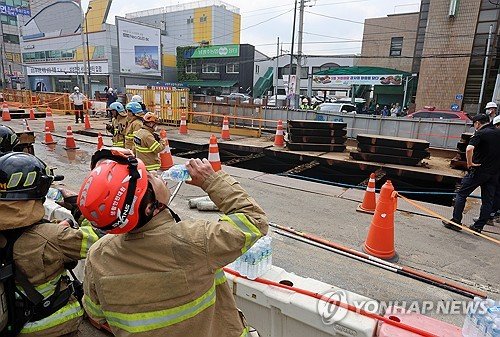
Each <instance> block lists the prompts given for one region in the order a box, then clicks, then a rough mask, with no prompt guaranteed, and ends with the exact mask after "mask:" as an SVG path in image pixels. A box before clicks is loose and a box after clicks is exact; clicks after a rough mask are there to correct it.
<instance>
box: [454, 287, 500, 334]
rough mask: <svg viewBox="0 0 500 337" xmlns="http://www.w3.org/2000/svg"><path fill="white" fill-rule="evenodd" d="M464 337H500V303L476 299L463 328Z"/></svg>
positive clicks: (470, 305)
mask: <svg viewBox="0 0 500 337" xmlns="http://www.w3.org/2000/svg"><path fill="white" fill-rule="evenodd" d="M462 336H464V337H500V301H494V300H492V299H486V300H483V299H482V298H480V297H474V300H473V301H472V302H470V303H469V306H468V308H467V315H466V316H465V321H464V325H463V327H462Z"/></svg>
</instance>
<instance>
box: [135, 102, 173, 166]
mask: <svg viewBox="0 0 500 337" xmlns="http://www.w3.org/2000/svg"><path fill="white" fill-rule="evenodd" d="M157 129H158V117H156V115H155V114H154V113H152V112H147V113H146V114H145V115H144V117H143V118H142V128H141V129H140V130H139V131H137V132H136V133H135V134H134V146H135V152H136V156H137V159H140V160H142V162H143V163H144V165H145V166H146V170H148V171H157V170H159V169H160V157H158V155H159V154H160V152H162V151H163V150H164V149H165V142H164V141H163V140H161V139H160V136H159V135H158V134H157V133H155V132H156V131H157Z"/></svg>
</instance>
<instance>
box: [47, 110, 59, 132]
mask: <svg viewBox="0 0 500 337" xmlns="http://www.w3.org/2000/svg"><path fill="white" fill-rule="evenodd" d="M45 128H49V130H50V131H54V130H55V129H56V127H55V125H54V120H53V119H52V109H51V108H50V107H47V112H46V113H45Z"/></svg>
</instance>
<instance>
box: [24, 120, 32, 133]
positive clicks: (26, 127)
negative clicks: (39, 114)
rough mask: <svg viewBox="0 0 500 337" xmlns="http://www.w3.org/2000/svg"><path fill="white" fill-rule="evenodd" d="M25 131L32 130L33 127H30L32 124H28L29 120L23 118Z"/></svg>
mask: <svg viewBox="0 0 500 337" xmlns="http://www.w3.org/2000/svg"><path fill="white" fill-rule="evenodd" d="M23 131H24V132H30V131H31V129H30V126H29V125H28V121H27V120H26V118H25V119H23Z"/></svg>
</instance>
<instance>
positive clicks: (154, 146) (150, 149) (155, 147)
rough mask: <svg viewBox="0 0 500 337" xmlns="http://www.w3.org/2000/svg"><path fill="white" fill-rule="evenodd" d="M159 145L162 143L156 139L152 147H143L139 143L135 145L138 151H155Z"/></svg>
mask: <svg viewBox="0 0 500 337" xmlns="http://www.w3.org/2000/svg"><path fill="white" fill-rule="evenodd" d="M159 147H160V143H158V142H156V141H155V142H154V143H153V145H151V146H150V147H142V146H138V145H137V144H136V145H135V149H136V150H137V152H140V153H154V152H155V151H156V150H157V149H158V148H159Z"/></svg>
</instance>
